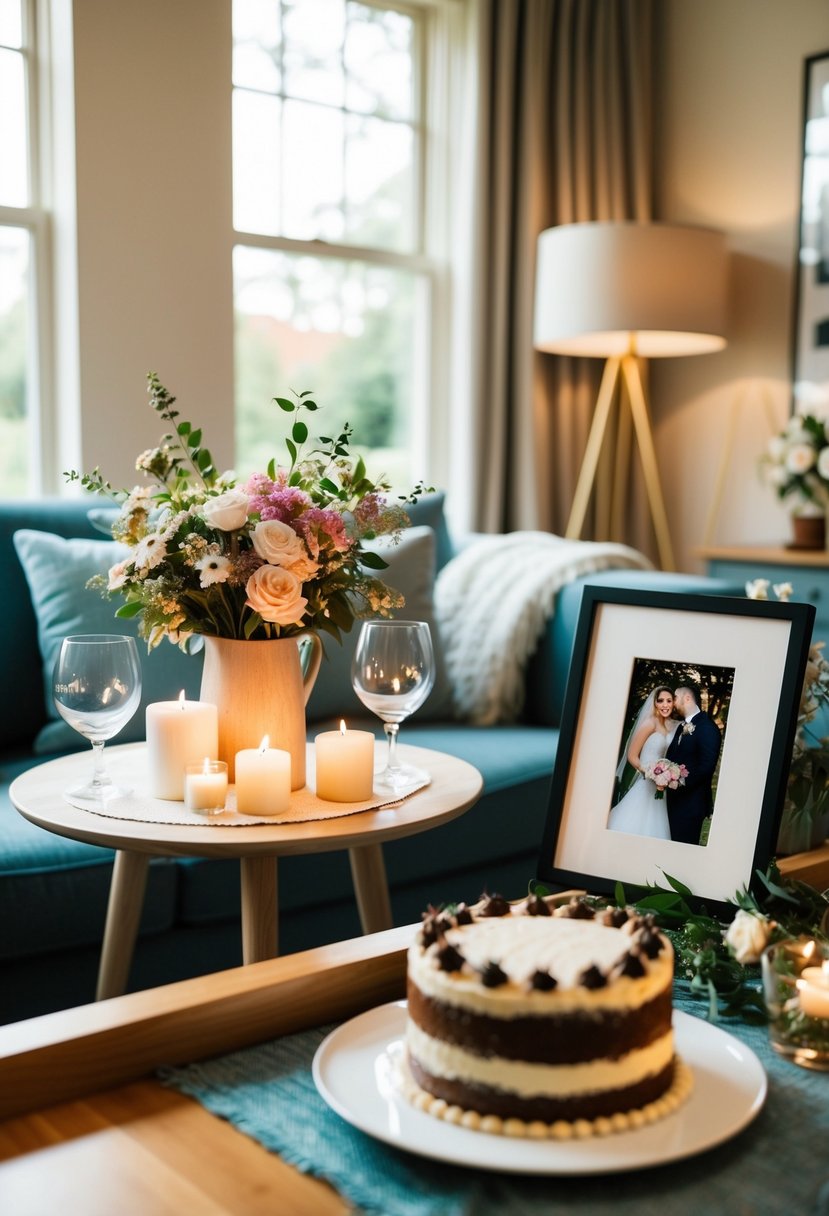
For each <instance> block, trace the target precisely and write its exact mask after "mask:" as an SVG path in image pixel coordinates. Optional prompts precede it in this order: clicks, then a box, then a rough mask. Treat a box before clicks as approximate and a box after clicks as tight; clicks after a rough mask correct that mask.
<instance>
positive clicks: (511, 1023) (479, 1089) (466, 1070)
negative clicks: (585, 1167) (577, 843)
mask: <svg viewBox="0 0 829 1216" xmlns="http://www.w3.org/2000/svg"><path fill="white" fill-rule="evenodd" d="M672 979H673V950H672V948H671V944H670V942H669V941H668V939H667V938H666V937H664V936H663V935H662V934H661V933H660V932H659V931H658V929H656V928H655V926H654V922H653V918H651V917H644V916H640V915H638V914H637V913H636V912H635V911H634V910H632V909H625V908H609V909H604V910H601V911H597V912H595V913H594V912H593V910H592V909H591V908H590V907H589V906H588V904H587V903H586V902H584V901H581V900H574V901H572V902H571V903H570V904H568V905H565V906H564V907H561V908H555V909H554V908H553V907H552V906H551V904H550V903H549V902H547V901H545V900H541V899H538V898H537V897H535V896H532V897H530V899H529V900H526V901H524V902H523V903H521V904H517V905H514V906H511V905H510V904H508V903H507V902H506V901H505V900H503V899H501V898H500V897H499V896H492V897H489V898H487V899H485V900H483V901H482V902H481V903H480V904H479V905H477V906H476V908H475V909H469V908H466V907H465V906H463V905H460V906H458V907H456V908H455V909H454V910H453V911H451V912H440V913H438V912H430V913H429V914H427V916H426V917H425V918H424V922H423V926H422V929H421V930H420V933H419V935H418V940H417V941H416V943H415V944H414V945H413V946H412V948H411V950H410V951H409V957H408V981H407V985H408V1021H407V1029H406V1054H407V1061H408V1068H409V1071H410V1074H411V1077H412V1078H413V1079H414V1082H415V1083H416V1086H417V1087H419V1089H420V1091H421V1092H423V1093H425V1094H426V1095H428V1096H429V1099H433V1100H435V1103H434V1104H435V1105H436V1106H437V1107H438V1109H436V1110H435V1111H434V1113H441V1112H442V1111H444V1110H445V1109H446V1108H447V1107H448V1108H451V1109H452V1110H453V1111H461V1112H476V1113H477V1116H480V1117H484V1119H485V1120H486V1119H489V1120H490V1129H491V1130H499V1128H497V1127H495V1126H493V1125H492V1120H493V1119H495V1120H496V1121H497V1120H501V1121H503V1120H507V1121H515V1120H520V1121H523V1122H524V1123H529V1124H534V1125H538V1124H539V1123H541V1124H547V1125H550V1124H553V1123H559V1122H560V1121H570V1122H571V1123H572V1121H574V1120H575V1121H582V1122H583V1121H585V1120H604V1124H603V1125H602V1126H601V1128H600V1130H604V1131H608V1130H621V1127H622V1126H626V1125H627V1124H625V1122H624V1120H622V1122H621V1123H618V1122H617V1124H615V1125H613V1126H611V1121H612V1120H613V1118H614V1117H617V1116H619V1115H620V1114H623V1113H624V1112H630V1111H639V1110H641V1109H642V1108H646V1109H648V1110H650V1111H651V1112H655V1114H654V1113H652V1114H651V1115H650V1116H649V1117H658V1115H660V1114H664V1113H667V1110H668V1109H671V1104H670V1103H666V1102H664V1101H663V1102H662V1105H661V1106H660V1105H658V1103H659V1102H660V1100H663V1099H664V1097H665V1095H666V1094H667V1093H668V1091H670V1090H671V1089H672V1087H673V1088H674V1089H676V1088H677V1086H676V1085H675V1084H674V1082H675V1074H677V1076H678V1074H679V1073H680V1072H682V1076H683V1084H682V1085H681V1086H679V1088H683V1087H684V1086H685V1083H686V1081H687V1070H682V1069H678V1068H677V1064H676V1060H675V1056H674V1042H673V1033H672V1030H671V1013H672V1002H671V983H672ZM655 1104H657V1105H655ZM420 1105H424V1104H423V1103H420ZM426 1108H427V1109H428V1103H427V1105H426ZM472 1125H474V1126H477V1125H478V1124H477V1123H475V1122H473V1124H472ZM634 1125H635V1121H634ZM484 1126H485V1127H486V1126H487V1124H486V1122H485V1123H484Z"/></svg>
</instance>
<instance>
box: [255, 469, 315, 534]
mask: <svg viewBox="0 0 829 1216" xmlns="http://www.w3.org/2000/svg"><path fill="white" fill-rule="evenodd" d="M245 493H246V494H247V495H248V497H249V498H250V507H249V510H250V511H251V512H252V513H255V514H257V515H258V516H259V518H260V519H278V520H279V521H280V522H281V523H283V524H295V523H296V520H297V519H298V518H299V516H300V515H302V513H303V512H304V511H306V510H307V509H308V508H309V507H310V506H311V499H310V497H309V496H308V495H307V494H306V493H305V491H304V490H300V489H298V488H297V487H296V486H289V485H287V484H286V482H285V475H284V473H283V472H282V471H281V470H280V473H279V474H278V476H277V480H276V481H271V479H270V477H266V476H265V474H264V473H254V474H252V476H251V477H250V478H249V479H248V483H247V485H246V486H245Z"/></svg>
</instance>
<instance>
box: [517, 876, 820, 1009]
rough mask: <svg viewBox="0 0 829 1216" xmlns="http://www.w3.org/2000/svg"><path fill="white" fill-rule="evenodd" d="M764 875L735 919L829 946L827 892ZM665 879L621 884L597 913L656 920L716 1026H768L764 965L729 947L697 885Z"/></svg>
mask: <svg viewBox="0 0 829 1216" xmlns="http://www.w3.org/2000/svg"><path fill="white" fill-rule="evenodd" d="M757 877H758V880H759V882H760V884H761V885H762V888H763V890H762V893H761V894H760V895H759V896H758V897H755V896H754V895H753V894H752V893H751V892H750V891H748V890H743V891H738V892H737V893H736V895H735V896H734V899H733V900H730V901H729V903H730V904H731V905H732V906H733V908H734V912H735V913H736V912H738V911H739V910H740V909H742V910H743V911H745V912H751V913H753V914H754V915H755V916H758V917H763V918H765V919H766V920H767V921H769V922H770V923H771V929H770V936H769V940H770V941H779V940H780V939H781V938H784V937H798V936H800V935H801V934H807V935H810V936H815V937H817V938H818V939H819V940H823V941H826V940H829V898H827V894H826V893H825V892H820V891H816V890H815V888H814V887H810V886H809V885H808V884H807V883H804V882H799V881H797V880H795V879H788V878H783V877H782V875H781V874H780V871H779V869H778V868H777V865H776V864H775V862H772V863H771V864H770V866H769V868H768V869H767V870H766V871H765V873H763V872H761V871H759V870H758V871H757ZM665 881H666V883H667V884H668V885H667V887H661V886H658V885H657V884H648V885H646V886H644V887H630V886H627V887H626V886H624V885H623V884H622V883H621V882H617V883H616V886H615V890H614V899H613V900H612V901H611V900H609V899H607V898H606V897H604V896H589V897H588V902H589V903H590V904H591V905H592V906H593V907H596V908H605V907H607V906H609V905H610V904H611V903H615V905H616V906H617V907H634V908H636V910H637V911H638V912H642V913H650V914H651V915H653V917H654V918H655V921H656V923H657V924H658V925H659V927H660V929H662V930H663V932H664V933H665V934H666V936H667V937H668V938H669V939H670V941H671V944H672V945H673V948H674V953H675V955H676V978H677V980H678V981H679V983H680V985H681V986H682V987H685V988H686V990H687V992H688V993H689V995H691V996H693V997H695V998H698V999H699V1000H701V1001H706V1002H707V1009H706V1016H707V1018H708V1019H709V1020H710V1021H712V1022H715V1021H717V1020H718V1019H719V1018H720V1017H724V1018H728V1017H737V1018H741V1019H742V1020H743V1021H746V1022H755V1023H759V1022H765V1020H766V1013H765V1005H764V1002H763V996H762V992H761V990H760V968H759V966H758V965H757V964H755V963H749V964H743V963H740V962H738V961H737V959H736V958H734V956H733V955H732V954H731V952H730V951H729V949H728V946H727V944H726V942H725V930H726V925H725V924H724V923H723V922H722V921H720V920H719V919H718V918H717V917H715V916H711V915H710V914H709V913H708V912H707V911H706V910H705V908H704V907H701V906H700V905H699V904H698V901H697V900H696V899H695V897H694V894H693V892H692V891H691V890H690V888H689V887H687V886H685V884H684V883H682V882H680V881H679V880H678V879H676V878H673V877H672V876H671V875H670V874H665ZM530 890H531V891H532V892H534V893H535V894H539V895H543V894H549V893H550V892H549V890H548V888H546V887H545V886H544V885H543V884H542V883H539V882H535V881H533V882H531V883H530Z"/></svg>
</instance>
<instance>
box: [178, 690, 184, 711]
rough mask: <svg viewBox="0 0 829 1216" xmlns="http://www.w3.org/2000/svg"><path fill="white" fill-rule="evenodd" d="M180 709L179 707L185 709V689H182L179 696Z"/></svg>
mask: <svg viewBox="0 0 829 1216" xmlns="http://www.w3.org/2000/svg"><path fill="white" fill-rule="evenodd" d="M178 707H179V709H184V689H183V688H182V690H181V692H180V693H179V694H178Z"/></svg>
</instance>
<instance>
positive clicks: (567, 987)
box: [408, 915, 673, 1018]
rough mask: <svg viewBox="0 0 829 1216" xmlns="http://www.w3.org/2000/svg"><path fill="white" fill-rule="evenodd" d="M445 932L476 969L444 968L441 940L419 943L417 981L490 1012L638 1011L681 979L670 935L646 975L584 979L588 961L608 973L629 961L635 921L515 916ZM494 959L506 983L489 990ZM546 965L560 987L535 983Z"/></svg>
mask: <svg viewBox="0 0 829 1216" xmlns="http://www.w3.org/2000/svg"><path fill="white" fill-rule="evenodd" d="M445 936H446V941H447V942H448V943H449V944H450V945H453V946H455V947H456V948H457V949H458V950H460V952H461V953H462V955H463V957H464V959H465V960H466V962H467V963H468V964H469V967H468V968H464V969H463V970H462V971H459V972H447V971H442V970H441V969H440V967H439V964H438V958H437V955H438V951H439V946H438V945H437V944H433V945H432V946H430V947H429V948H428V949H427V950H424V949H423V948H422V947H421V946H419V945H414V946H412V948H411V949H410V951H409V959H408V969H409V975H410V977H411V979H412V980H413V982H414V983H415V984H416V985H417V987H418V988H419V989H420V990H421V992H422V993H423V994H424V995H425V996H427V997H430V998H432V999H434V1000H438V1001H442V1002H445V1003H446V1004H449V1005H454V1006H458V1007H463V1008H464V1009H469V1010H470V1011H471V1012H473V1013H479V1014H486V1015H487V1016H489V1017H496V1018H497V1017H502V1018H515V1017H520V1016H525V1015H530V1016H532V1015H533V1014H538V1015H544V1016H549V1015H550V1013H551V1012H552V1010H553V1009H555V1011H559V1010H560V1011H561V1012H562V1013H565V1012H574V1011H576V1010H585V1011H590V1010H594V1011H596V1012H597V1013H598V1012H599V1011H603V1010H610V1009H636V1008H639V1007H640V1006H641V1005H644V1004H646V1003H647V1002H648V1001H650V1000H652V999H653V998H654V997H655V996H657V995H658V994H659V993H660V992H663V991H664V990H665V989H666V988H667V987H669V986H670V984H671V980H672V978H673V950H672V949H671V946H670V943H669V942H668V941H667V939H665V938H663V939H662V942H663V949H662V951H661V952H660V954H659V955H657V957H656V958H654V959H644V960H643V962H644V965H645V969H646V973H645V975H644V976H641V977H639V978H636V979H634V978H630V977H628V976H619V977H617V978H613V979H612V980H611V981H610V982H609V983H608V984H607V985H606V986H605V987H604V988H595V989H588V988H585V987H584V986H583V985H581V984H580V983H579V977H580V975H581V974H582V973H583V972H584V970H585V969H586V968H587V967H589V966H591V965H594V966H596V967H597V968H598V969H599V970H600V971H601V972H602V973H604V974H605V975H607V974H608V973H609V972H611V971H612V969H613V968H614V967H615V966H616V965H617V964H618V963H620V962H621V960H622V959H623V958H624V957H625V955H626V954H627V953H628V951H629V950H630V949H631V946H632V940H631V933H630V929H629V928H628V926H625V928H624V929H614V928H611V927H609V926H607V925H602V924H600V923H598V922H596V921H585V920H575V919H569V918H566V917H541V916H539V917H528V916H515V915H512V916H504V917H497V918H494V917H493V918H490V919H482V920H478V921H476V922H475V923H474V924H471V925H465V926H463V927H462V928H450V929H447V930H446V934H445ZM489 962H495V963H497V964H498V965H499V966H500V968H501V969H502V971H503V972H504V973H505V975H506V976H507V980H508V982H507V983H506V984H503V985H501V986H500V987H496V988H486V987H485V986H484V985H483V984H482V983H481V980H480V978H479V975H478V972H479V971H480V970H482V969H483V968H484V967H485V966H486V964H487V963H489ZM538 969H540V970H544V971H549V972H550V974H551V975H553V976H554V977H555V979H556V981H557V985H558V986H557V987H556V989H555V990H554V991H553V992H552V993H551V992H539V991H535V990H534V989H532V988H531V987H530V979H531V977H532V975H533V973H534V972H535V971H536V970H538Z"/></svg>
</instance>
